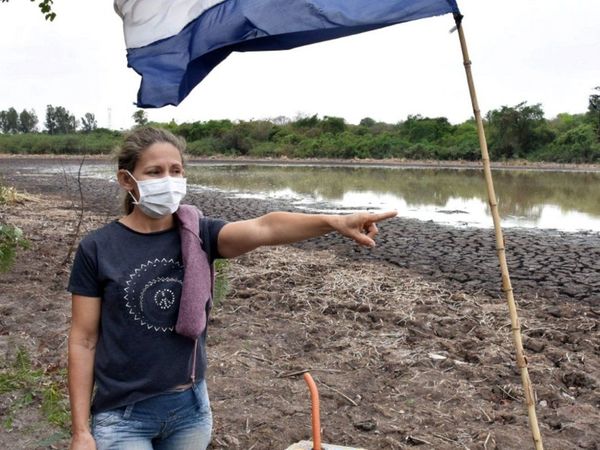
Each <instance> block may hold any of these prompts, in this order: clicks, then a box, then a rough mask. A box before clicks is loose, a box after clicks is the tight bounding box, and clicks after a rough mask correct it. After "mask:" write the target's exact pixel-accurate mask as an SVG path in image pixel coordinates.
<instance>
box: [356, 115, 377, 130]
mask: <svg viewBox="0 0 600 450" xmlns="http://www.w3.org/2000/svg"><path fill="white" fill-rule="evenodd" d="M359 125H360V126H361V127H367V128H371V127H372V126H373V125H375V120H373V119H371V118H370V117H364V118H362V119H360V123H359Z"/></svg>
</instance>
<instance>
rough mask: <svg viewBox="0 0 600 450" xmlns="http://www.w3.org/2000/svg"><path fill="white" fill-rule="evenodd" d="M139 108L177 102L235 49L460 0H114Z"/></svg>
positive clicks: (294, 40)
mask: <svg viewBox="0 0 600 450" xmlns="http://www.w3.org/2000/svg"><path fill="white" fill-rule="evenodd" d="M114 6H115V11H116V12H117V13H118V14H119V15H120V16H121V18H122V19H123V29H124V33H125V43H126V46H127V62H128V66H129V67H131V68H133V70H135V71H136V72H137V73H138V74H140V75H141V76H142V81H141V85H140V89H139V91H138V96H137V105H138V106H139V107H141V108H152V107H154V108H160V107H162V106H165V105H178V104H179V103H180V102H181V101H182V100H183V99H184V98H185V97H186V96H187V95H188V94H189V93H190V91H191V90H192V89H193V88H194V87H195V86H196V85H197V84H198V83H200V82H201V81H202V80H203V79H204V78H205V77H206V76H207V75H208V74H209V72H210V71H211V70H212V69H214V68H215V67H216V66H217V65H218V64H219V63H220V62H222V61H223V60H224V59H225V58H227V56H229V54H230V53H231V52H234V51H240V52H244V51H259V50H287V49H291V48H294V47H299V46H302V45H307V44H312V43H315V42H321V41H326V40H329V39H335V38H339V37H342V36H349V35H352V34H357V33H362V32H364V31H369V30H374V29H376V28H382V27H386V26H389V25H394V24H397V23H401V22H408V21H411V20H417V19H423V18H425V17H431V16H437V15H442V14H447V13H455V14H460V13H459V10H458V5H457V4H456V1H455V0H162V1H161V0H115V2H114Z"/></svg>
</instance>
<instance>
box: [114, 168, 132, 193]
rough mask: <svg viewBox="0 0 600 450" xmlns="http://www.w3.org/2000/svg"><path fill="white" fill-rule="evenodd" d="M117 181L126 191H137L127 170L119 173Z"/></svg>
mask: <svg viewBox="0 0 600 450" xmlns="http://www.w3.org/2000/svg"><path fill="white" fill-rule="evenodd" d="M117 181H118V182H119V185H120V186H121V187H122V188H123V189H125V190H126V191H133V190H134V189H135V181H134V180H133V178H132V177H131V175H129V173H127V171H126V170H123V169H121V170H119V171H118V172H117Z"/></svg>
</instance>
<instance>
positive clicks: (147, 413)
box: [92, 381, 212, 450]
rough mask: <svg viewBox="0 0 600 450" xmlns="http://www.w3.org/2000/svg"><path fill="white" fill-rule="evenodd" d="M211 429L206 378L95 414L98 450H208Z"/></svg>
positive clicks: (94, 422) (93, 428) (94, 426)
mask: <svg viewBox="0 0 600 450" xmlns="http://www.w3.org/2000/svg"><path fill="white" fill-rule="evenodd" d="M211 429H212V414H211V411H210V402H209V400H208V392H207V390H206V382H205V381H202V382H200V383H198V384H196V385H195V386H193V387H191V388H189V389H187V390H185V391H181V392H167V393H165V394H161V395H158V396H156V397H151V398H149V399H146V400H142V401H140V402H137V403H134V404H133V405H129V406H124V407H122V408H117V409H112V410H110V411H104V412H101V413H98V414H94V416H93V417H92V434H93V436H94V439H95V441H96V447H97V448H98V450H205V449H206V447H208V443H209V442H210V435H211Z"/></svg>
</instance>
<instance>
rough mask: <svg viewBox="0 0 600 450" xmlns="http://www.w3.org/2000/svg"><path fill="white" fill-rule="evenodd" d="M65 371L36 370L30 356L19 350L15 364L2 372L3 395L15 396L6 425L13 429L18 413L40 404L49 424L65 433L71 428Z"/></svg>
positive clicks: (0, 376) (3, 423) (9, 408)
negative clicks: (48, 371) (36, 403)
mask: <svg viewBox="0 0 600 450" xmlns="http://www.w3.org/2000/svg"><path fill="white" fill-rule="evenodd" d="M65 379H66V374H65V370H64V369H62V370H59V371H55V372H54V374H53V375H52V374H50V373H46V372H45V371H44V370H42V369H36V368H34V367H33V364H32V362H31V358H30V357H29V354H28V353H27V352H26V351H25V350H24V349H22V348H19V350H18V351H17V355H16V357H15V360H14V363H13V364H12V365H11V366H10V367H8V368H6V369H0V395H2V394H11V397H12V398H13V401H12V402H11V404H10V405H9V406H8V408H7V411H6V414H5V418H4V420H3V422H2V426H4V428H7V429H10V428H11V427H12V423H13V420H14V417H15V415H16V414H17V412H18V411H19V410H20V409H22V408H24V407H27V406H28V405H30V404H32V403H34V402H38V403H40V406H41V409H42V412H43V413H44V416H45V417H46V420H47V421H48V422H49V423H51V424H52V425H55V426H58V427H60V428H61V429H63V430H66V429H68V426H69V420H70V419H69V411H68V408H67V399H66V395H65V386H64V380H65Z"/></svg>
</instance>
